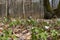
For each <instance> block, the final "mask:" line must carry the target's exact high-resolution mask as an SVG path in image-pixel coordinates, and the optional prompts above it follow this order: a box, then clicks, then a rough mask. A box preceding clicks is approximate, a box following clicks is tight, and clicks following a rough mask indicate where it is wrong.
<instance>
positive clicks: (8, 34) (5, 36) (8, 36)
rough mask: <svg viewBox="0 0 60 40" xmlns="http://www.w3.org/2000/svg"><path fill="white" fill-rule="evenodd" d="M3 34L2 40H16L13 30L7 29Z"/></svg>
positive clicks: (0, 37) (0, 38) (0, 36)
mask: <svg viewBox="0 0 60 40" xmlns="http://www.w3.org/2000/svg"><path fill="white" fill-rule="evenodd" d="M2 33H3V34H2V35H0V40H9V39H12V38H15V39H16V36H15V35H14V34H12V30H11V29H5V30H3V32H2Z"/></svg>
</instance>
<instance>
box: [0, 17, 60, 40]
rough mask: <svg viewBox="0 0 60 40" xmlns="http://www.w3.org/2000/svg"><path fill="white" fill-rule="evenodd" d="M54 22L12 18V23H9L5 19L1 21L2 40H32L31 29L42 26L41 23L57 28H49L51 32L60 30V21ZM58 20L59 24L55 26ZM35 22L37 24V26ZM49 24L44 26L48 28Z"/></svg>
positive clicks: (0, 35) (0, 37)
mask: <svg viewBox="0 0 60 40" xmlns="http://www.w3.org/2000/svg"><path fill="white" fill-rule="evenodd" d="M52 20H53V21H52ZM52 20H45V19H37V20H35V21H33V20H30V19H29V20H25V19H14V18H11V21H10V22H8V20H7V18H4V20H0V40H30V39H31V36H32V31H31V29H32V27H33V25H34V26H40V23H41V22H46V23H47V24H48V25H50V24H49V22H50V23H52V24H53V26H55V27H52V28H49V29H50V30H51V29H56V30H60V19H52ZM57 20H58V21H59V23H58V24H57V25H55V24H56V23H57ZM35 22H37V24H36V23H35ZM43 24H44V23H43ZM47 24H44V25H43V26H45V27H46V26H47ZM52 24H51V25H52ZM58 26H59V27H58ZM46 29H48V27H46ZM2 35H3V36H2ZM59 35H60V34H59ZM16 38H17V39H16Z"/></svg>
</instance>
